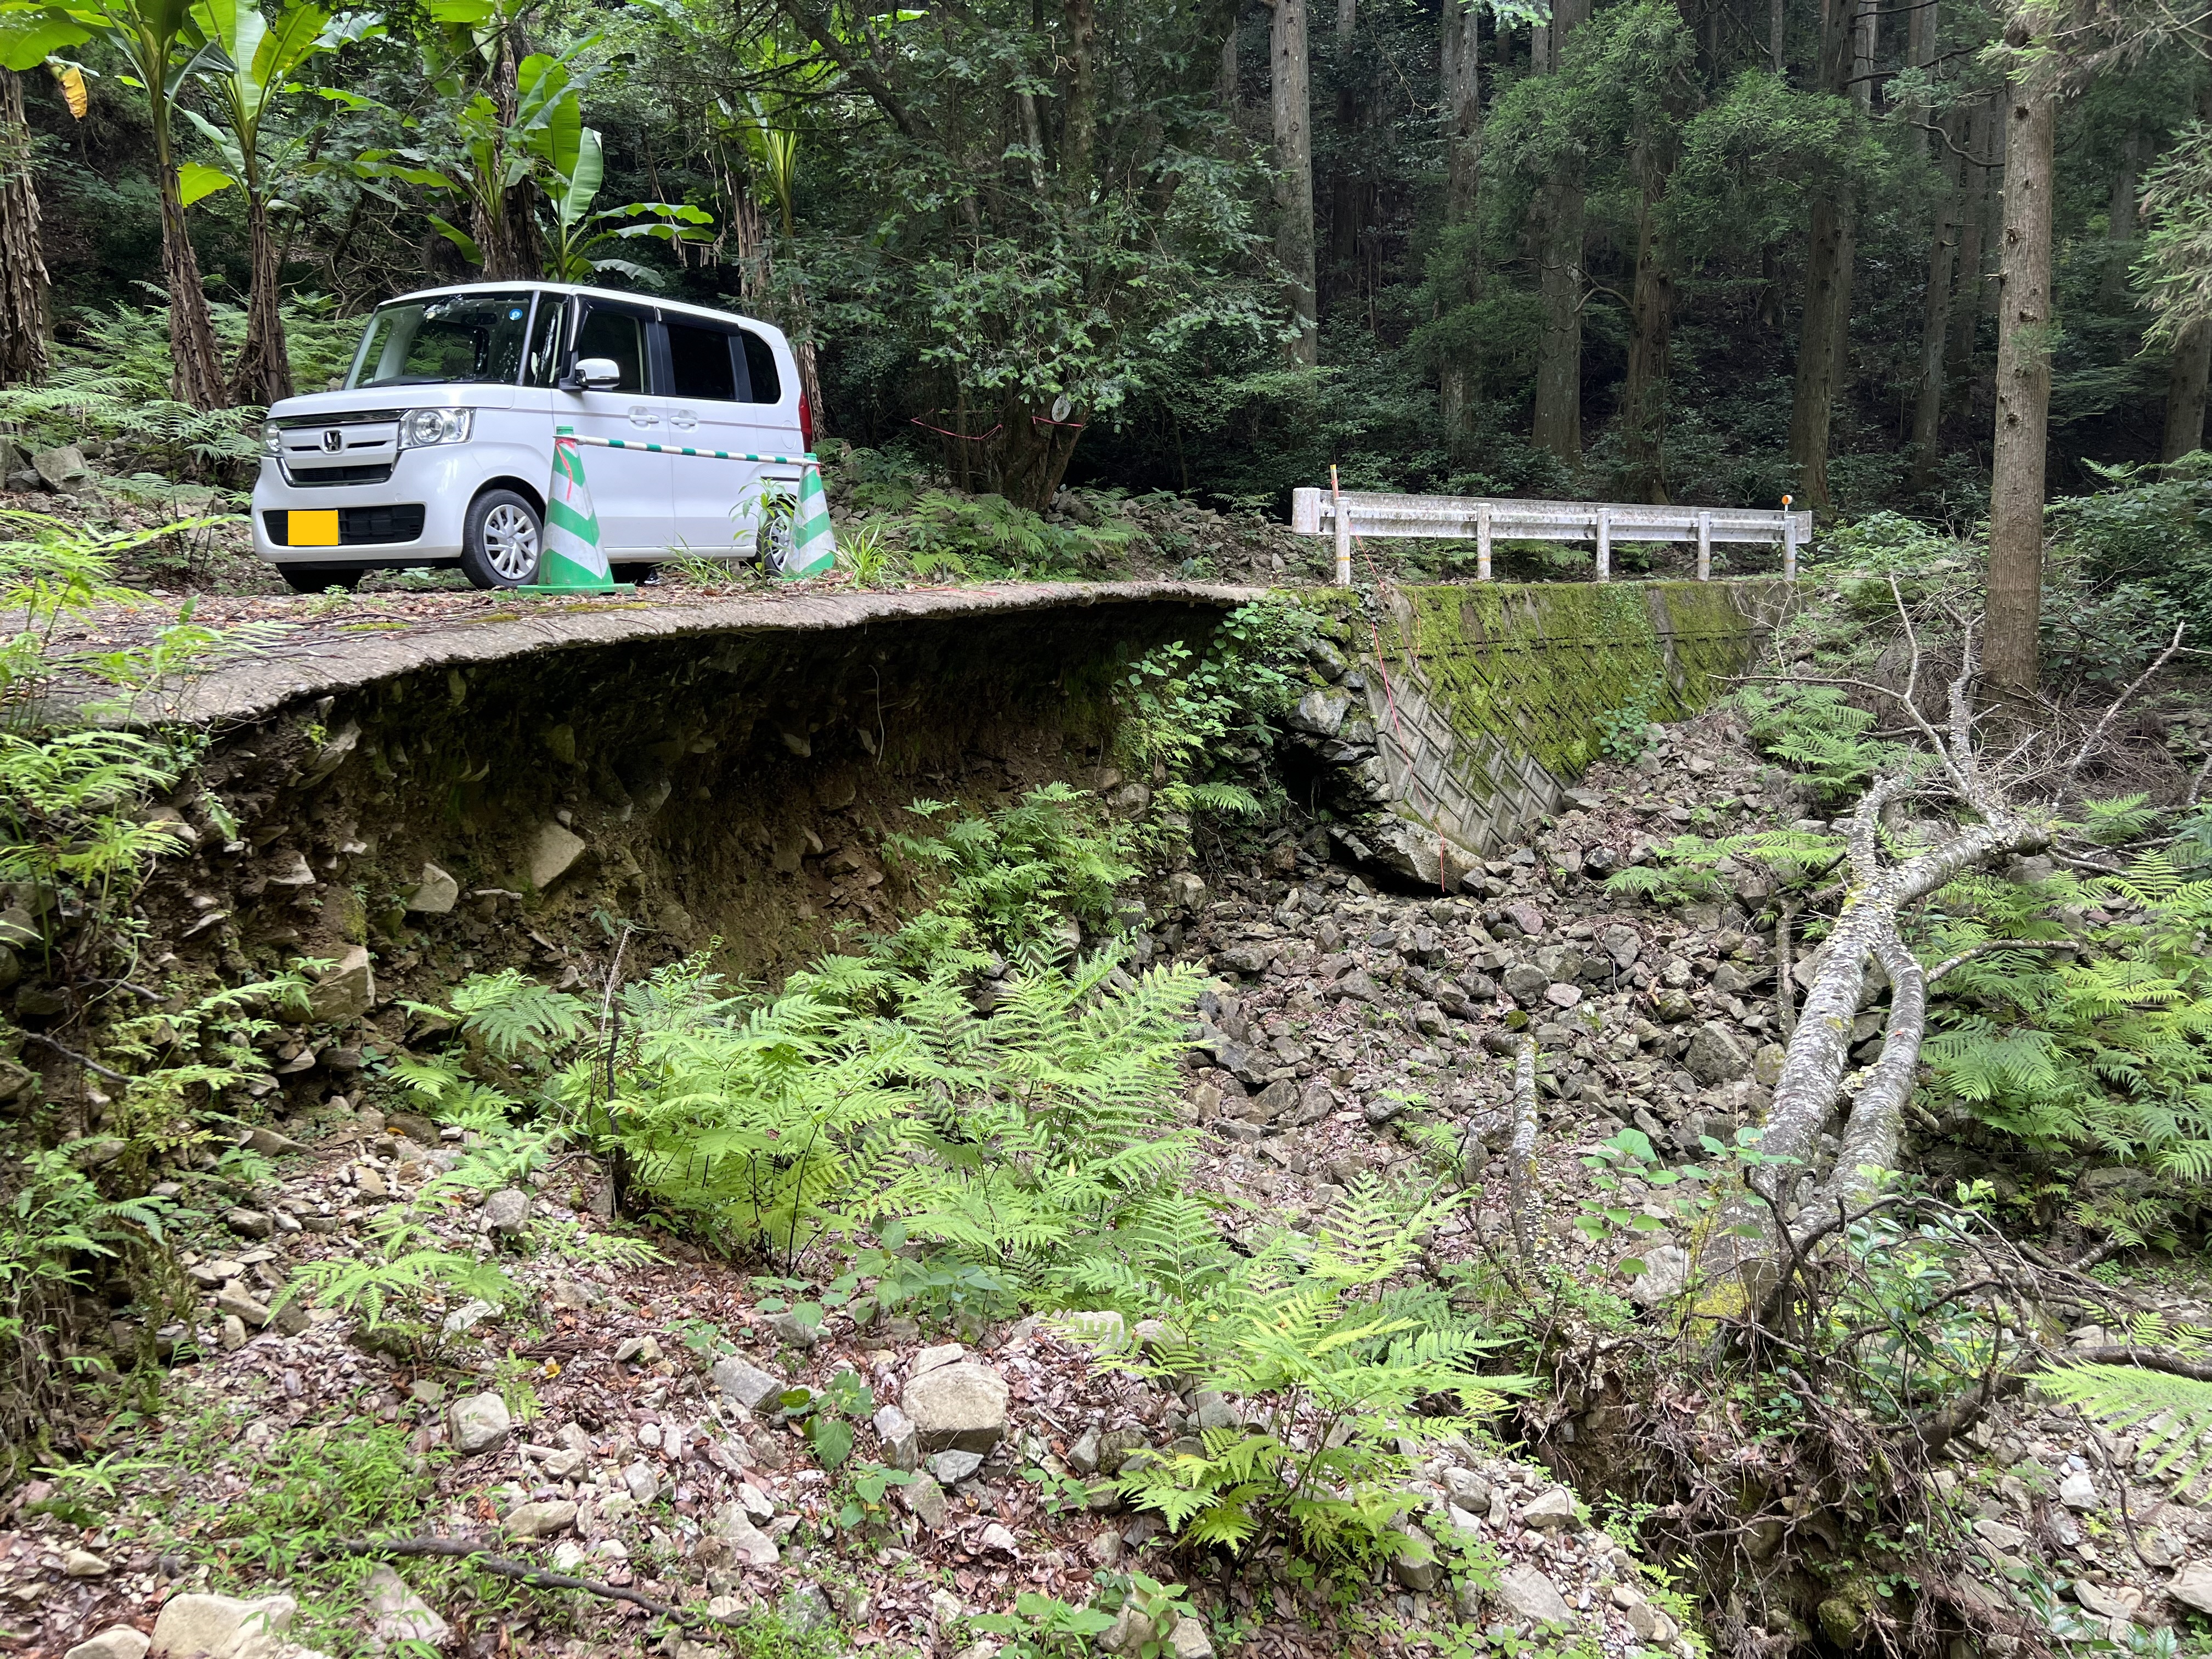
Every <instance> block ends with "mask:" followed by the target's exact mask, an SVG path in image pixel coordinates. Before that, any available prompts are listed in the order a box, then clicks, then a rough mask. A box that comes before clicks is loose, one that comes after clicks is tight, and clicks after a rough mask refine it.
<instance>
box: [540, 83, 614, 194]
mask: <svg viewBox="0 0 2212 1659" xmlns="http://www.w3.org/2000/svg"><path fill="white" fill-rule="evenodd" d="M569 106H570V107H574V106H575V100H571V102H570V105H569ZM605 173H606V163H605V158H604V157H603V156H602V155H601V154H600V151H599V134H598V133H597V132H596V131H593V130H592V129H591V128H590V127H583V128H581V129H580V136H579V139H578V143H577V146H576V151H575V156H574V161H573V163H572V166H571V167H570V168H569V169H568V170H566V171H564V172H563V173H562V177H563V179H565V181H566V185H565V188H563V189H562V192H561V195H560V197H559V199H558V200H557V201H556V202H555V203H554V204H553V212H554V216H556V218H558V219H559V220H560V222H562V224H563V225H574V224H576V223H577V222H580V220H581V219H582V218H583V217H584V216H585V215H586V214H587V213H589V212H590V211H591V210H592V197H595V196H597V195H598V194H599V183H600V180H601V179H603V178H604V177H605Z"/></svg>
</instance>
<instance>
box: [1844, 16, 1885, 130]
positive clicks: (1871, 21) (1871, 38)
mask: <svg viewBox="0 0 2212 1659" xmlns="http://www.w3.org/2000/svg"><path fill="white" fill-rule="evenodd" d="M1880 22H1881V14H1880V13H1879V12H1878V11H1877V10H1876V9H1875V0H1855V3H1854V5H1853V8H1852V16H1851V78H1850V94H1851V101H1852V102H1853V103H1855V104H1857V106H1859V107H1860V108H1861V109H1863V110H1871V109H1873V107H1874V46H1875V27H1876V25H1877V24H1879V23H1880Z"/></svg>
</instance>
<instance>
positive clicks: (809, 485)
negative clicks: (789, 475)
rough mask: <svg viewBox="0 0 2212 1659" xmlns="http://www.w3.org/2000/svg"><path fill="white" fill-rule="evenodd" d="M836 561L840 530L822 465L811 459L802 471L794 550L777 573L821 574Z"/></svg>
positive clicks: (794, 576)
mask: <svg viewBox="0 0 2212 1659" xmlns="http://www.w3.org/2000/svg"><path fill="white" fill-rule="evenodd" d="M836 562H837V532H836V531H835V530H834V529H832V528H831V527H830V525H829V497H828V496H827V495H823V493H822V469H821V468H820V467H818V466H817V465H815V464H814V463H813V461H812V460H811V459H809V460H808V462H807V464H806V466H805V469H804V470H803V471H801V472H800V473H799V511H798V513H796V514H795V515H794V516H793V519H792V523H791V554H790V556H789V557H788V558H787V559H786V560H785V561H784V566H783V568H782V569H781V570H780V571H778V572H777V573H776V574H778V575H780V576H787V577H789V578H791V579H793V580H797V579H798V578H799V577H801V576H818V575H820V574H822V573H823V571H825V570H828V569H829V568H831V567H832V566H834V565H835V564H836Z"/></svg>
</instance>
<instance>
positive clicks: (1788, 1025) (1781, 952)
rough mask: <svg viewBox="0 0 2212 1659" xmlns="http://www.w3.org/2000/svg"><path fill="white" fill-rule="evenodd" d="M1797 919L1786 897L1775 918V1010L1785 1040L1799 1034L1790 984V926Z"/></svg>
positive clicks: (1795, 1007) (1794, 998)
mask: <svg viewBox="0 0 2212 1659" xmlns="http://www.w3.org/2000/svg"><path fill="white" fill-rule="evenodd" d="M1796 920H1797V907H1796V904H1794V903H1792V902H1790V900H1788V899H1784V900H1783V901H1782V902H1781V906H1780V908H1779V911H1778V914H1777V915H1776V916H1775V918H1774V996H1775V1003H1774V1012H1775V1014H1776V1017H1777V1018H1778V1019H1779V1020H1780V1021H1781V1023H1782V1040H1783V1041H1784V1042H1789V1041H1790V1038H1791V1037H1793V1036H1796V1034H1797V997H1796V993H1795V992H1794V991H1793V990H1792V989H1791V988H1790V924H1791V923H1793V922H1795V921H1796Z"/></svg>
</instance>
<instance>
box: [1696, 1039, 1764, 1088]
mask: <svg viewBox="0 0 2212 1659" xmlns="http://www.w3.org/2000/svg"><path fill="white" fill-rule="evenodd" d="M1751 1061H1752V1056H1751V1054H1749V1053H1748V1052H1747V1049H1746V1048H1745V1046H1744V1044H1743V1042H1741V1039H1739V1038H1738V1037H1737V1036H1735V1034H1734V1033H1733V1032H1731V1031H1729V1030H1728V1028H1727V1027H1725V1026H1722V1025H1703V1026H1700V1027H1699V1028H1698V1034H1697V1036H1693V1037H1692V1038H1691V1039H1690V1049H1689V1052H1688V1053H1687V1054H1685V1055H1683V1057H1682V1065H1683V1066H1684V1068H1685V1069H1686V1070H1687V1071H1688V1073H1690V1075H1691V1076H1692V1077H1693V1078H1695V1079H1698V1081H1699V1082H1700V1083H1702V1084H1705V1085H1707V1086H1708V1087H1710V1086H1711V1085H1714V1084H1718V1083H1734V1082H1735V1080H1736V1079H1738V1078H1742V1077H1748V1076H1750V1075H1751Z"/></svg>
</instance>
